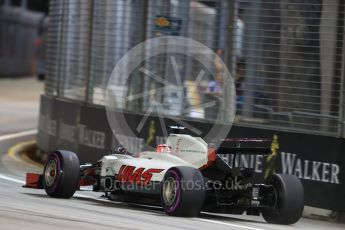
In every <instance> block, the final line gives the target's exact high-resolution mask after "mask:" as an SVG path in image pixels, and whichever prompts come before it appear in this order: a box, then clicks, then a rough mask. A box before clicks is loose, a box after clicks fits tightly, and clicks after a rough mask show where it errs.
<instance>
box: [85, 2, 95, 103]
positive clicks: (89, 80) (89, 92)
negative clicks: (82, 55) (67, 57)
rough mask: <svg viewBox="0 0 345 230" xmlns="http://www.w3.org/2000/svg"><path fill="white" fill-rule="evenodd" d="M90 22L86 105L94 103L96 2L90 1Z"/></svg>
mask: <svg viewBox="0 0 345 230" xmlns="http://www.w3.org/2000/svg"><path fill="white" fill-rule="evenodd" d="M89 10H90V19H89V20H90V22H89V39H88V43H89V52H88V54H87V55H88V58H87V71H86V72H87V76H86V82H85V84H86V92H85V103H86V104H91V103H92V101H93V77H94V76H93V75H92V73H91V60H92V48H91V47H92V36H93V33H92V30H93V11H94V0H90V8H89Z"/></svg>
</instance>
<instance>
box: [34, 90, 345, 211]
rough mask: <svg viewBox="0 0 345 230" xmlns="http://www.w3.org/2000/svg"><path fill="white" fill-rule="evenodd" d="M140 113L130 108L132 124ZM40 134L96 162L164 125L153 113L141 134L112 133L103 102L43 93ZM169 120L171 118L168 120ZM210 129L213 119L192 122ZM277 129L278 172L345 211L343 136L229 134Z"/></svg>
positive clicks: (309, 201)
mask: <svg viewBox="0 0 345 230" xmlns="http://www.w3.org/2000/svg"><path fill="white" fill-rule="evenodd" d="M141 118H142V115H137V114H126V119H127V121H128V124H129V125H130V126H132V127H133V130H135V128H136V127H137V126H138V124H139V122H140V121H141ZM39 121H40V122H39V131H38V134H37V144H38V147H39V148H41V149H42V150H44V151H46V152H50V151H52V150H56V149H67V150H70V151H74V152H76V153H77V154H78V155H79V158H80V160H81V162H95V161H97V160H98V159H100V158H101V157H102V156H103V155H104V154H106V153H108V152H109V150H110V149H111V148H112V147H114V146H116V145H118V141H117V140H118V139H122V140H125V141H126V142H127V143H128V144H127V146H130V148H131V149H130V151H133V152H137V151H140V150H141V148H142V145H143V144H144V143H149V144H152V145H155V144H157V143H160V142H161V141H162V138H161V137H162V136H163V135H162V133H161V132H162V131H161V129H160V122H159V120H158V118H157V117H150V118H149V119H148V122H146V124H145V125H144V127H143V129H142V131H141V132H140V133H137V134H138V137H137V138H133V137H131V138H128V137H126V136H124V135H123V134H121V133H116V135H115V136H116V138H114V136H113V134H112V132H111V129H110V127H109V125H108V121H107V117H106V113H105V110H104V107H101V106H99V107H98V106H91V105H90V106H89V105H85V104H77V103H76V102H72V101H66V100H63V99H57V98H54V97H49V96H45V95H42V96H41V108H40V119H39ZM166 123H167V124H173V121H169V120H166ZM189 123H192V124H193V125H195V127H198V128H199V129H200V130H201V131H203V132H206V131H208V130H209V128H210V127H211V125H212V124H209V123H203V122H189ZM274 134H277V135H278V137H279V142H280V150H279V153H278V157H277V162H276V163H277V164H276V172H278V173H287V174H294V175H297V176H298V177H299V178H301V180H302V182H303V184H304V188H305V205H307V206H312V207H317V208H322V209H328V210H334V211H339V212H345V196H344V194H345V185H344V183H345V172H344V171H345V155H344V152H345V139H343V138H335V137H326V136H319V135H311V134H302V133H294V132H285V131H276V130H269V129H259V128H250V127H241V126H237V125H234V126H233V127H232V129H231V131H230V133H229V136H228V137H257V138H267V137H272V136H273V135H274ZM223 157H224V159H225V160H226V161H227V162H229V163H230V164H232V162H233V161H234V160H235V164H239V165H241V166H246V167H252V168H254V169H255V172H256V173H257V176H258V177H262V175H263V173H265V170H267V167H265V165H266V164H265V158H264V156H261V155H256V156H241V157H240V158H236V159H234V156H232V155H227V156H223Z"/></svg>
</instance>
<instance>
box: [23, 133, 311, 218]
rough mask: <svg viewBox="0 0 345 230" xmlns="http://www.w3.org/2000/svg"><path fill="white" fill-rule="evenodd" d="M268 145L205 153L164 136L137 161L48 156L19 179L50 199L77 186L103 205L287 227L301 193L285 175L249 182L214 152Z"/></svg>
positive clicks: (255, 149)
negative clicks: (248, 218)
mask: <svg viewBox="0 0 345 230" xmlns="http://www.w3.org/2000/svg"><path fill="white" fill-rule="evenodd" d="M271 142H272V140H268V139H226V140H223V142H222V143H221V145H220V147H219V148H218V149H212V148H210V147H209V145H208V144H207V143H206V142H205V141H204V140H203V139H202V138H200V137H193V136H191V135H187V134H179V133H171V134H170V135H169V137H168V138H167V141H166V144H161V145H159V146H158V147H157V149H156V151H145V152H141V153H139V154H138V155H137V156H133V155H131V154H129V153H128V152H127V151H126V150H125V149H124V148H122V149H119V151H113V152H111V153H109V154H108V155H105V156H104V157H103V158H102V159H101V160H99V161H98V162H96V163H94V164H82V165H80V164H79V159H78V156H77V155H76V154H75V153H73V152H69V151H65V150H58V151H54V152H52V153H51V154H50V155H49V157H48V160H47V162H46V164H45V167H44V171H43V174H41V175H40V174H32V173H28V174H27V181H26V182H27V184H26V187H31V188H42V189H43V188H44V189H45V191H46V193H47V194H48V195H49V196H50V197H56V198H70V197H72V196H73V194H74V193H75V191H76V190H78V189H79V188H80V186H86V185H88V186H90V185H92V186H93V191H96V192H104V194H105V196H107V197H108V198H109V199H113V200H118V201H125V202H136V203H147V202H148V203H150V204H159V205H161V206H162V207H163V210H164V212H166V213H167V214H169V215H173V216H185V217H191V216H197V215H198V214H199V213H200V212H201V211H206V212H214V213H228V214H243V213H244V212H246V213H247V214H248V215H260V214H262V216H263V218H264V219H265V220H266V221H267V222H269V223H277V224H293V223H295V222H297V221H298V220H299V219H300V217H301V215H302V212H303V207H304V195H303V194H304V191H303V186H302V183H301V181H300V180H299V179H298V178H297V177H296V176H293V175H286V174H275V173H272V174H271V175H269V176H268V177H267V178H266V179H265V180H264V182H263V183H260V184H257V183H252V182H251V181H253V179H252V177H253V174H254V171H253V169H251V168H243V167H236V166H235V164H234V163H233V164H232V165H229V164H227V163H226V162H225V161H224V160H223V159H222V158H221V157H220V156H219V154H235V156H236V155H237V154H238V155H240V154H244V153H245V154H262V155H268V156H269V155H270V154H272V152H274V151H276V149H274V147H272V144H271Z"/></svg>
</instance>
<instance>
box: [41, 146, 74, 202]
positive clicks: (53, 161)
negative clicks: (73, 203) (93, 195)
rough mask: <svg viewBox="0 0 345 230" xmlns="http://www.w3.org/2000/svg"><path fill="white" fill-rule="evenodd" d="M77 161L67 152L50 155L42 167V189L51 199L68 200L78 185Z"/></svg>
mask: <svg viewBox="0 0 345 230" xmlns="http://www.w3.org/2000/svg"><path fill="white" fill-rule="evenodd" d="M79 166H80V165H79V159H78V156H77V155H76V154H75V153H73V152H69V151H64V150H58V151H54V152H53V153H51V154H50V155H49V157H48V160H47V163H46V165H45V167H44V171H43V178H44V182H43V185H44V189H45V191H46V193H47V194H48V195H49V196H51V197H56V198H70V197H72V196H73V194H74V193H75V191H76V190H77V188H78V185H79V177H80V170H79Z"/></svg>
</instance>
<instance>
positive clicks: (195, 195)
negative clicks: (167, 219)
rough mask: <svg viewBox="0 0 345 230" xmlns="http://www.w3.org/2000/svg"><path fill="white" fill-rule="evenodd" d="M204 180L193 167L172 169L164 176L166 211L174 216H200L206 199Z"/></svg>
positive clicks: (163, 201)
mask: <svg viewBox="0 0 345 230" xmlns="http://www.w3.org/2000/svg"><path fill="white" fill-rule="evenodd" d="M204 186H205V185H204V179H203V176H202V174H201V173H200V171H199V170H198V169H196V168H192V167H186V166H181V167H174V168H170V169H169V170H168V171H167V172H166V173H165V175H164V178H163V181H162V188H161V202H162V206H163V209H164V211H165V212H166V213H167V214H169V215H172V216H184V217H193V216H198V215H199V213H200V211H201V208H202V206H203V203H204V199H205V187H204Z"/></svg>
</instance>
